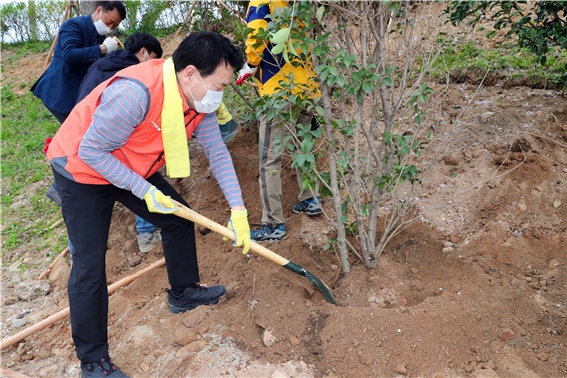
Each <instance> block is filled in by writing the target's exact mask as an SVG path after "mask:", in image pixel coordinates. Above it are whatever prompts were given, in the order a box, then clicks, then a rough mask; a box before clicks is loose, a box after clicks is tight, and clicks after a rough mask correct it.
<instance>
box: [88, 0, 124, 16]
mask: <svg viewBox="0 0 567 378" xmlns="http://www.w3.org/2000/svg"><path fill="white" fill-rule="evenodd" d="M98 7H102V9H104V11H105V12H108V11H113V10H114V9H118V14H119V15H120V18H122V20H124V19H125V18H126V6H125V5H124V2H122V1H97V2H96V4H95V8H98Z"/></svg>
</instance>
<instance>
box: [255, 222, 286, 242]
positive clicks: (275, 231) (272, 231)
mask: <svg viewBox="0 0 567 378" xmlns="http://www.w3.org/2000/svg"><path fill="white" fill-rule="evenodd" d="M286 234H287V231H286V230H285V227H284V225H283V223H281V224H278V225H277V226H276V227H275V228H270V227H268V226H267V225H265V224H263V225H262V227H260V228H259V229H257V230H251V231H250V239H252V240H254V241H257V242H258V241H275V240H282V239H283V237H284V236H285V235H286Z"/></svg>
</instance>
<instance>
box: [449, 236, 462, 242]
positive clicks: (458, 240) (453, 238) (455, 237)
mask: <svg viewBox="0 0 567 378" xmlns="http://www.w3.org/2000/svg"><path fill="white" fill-rule="evenodd" d="M449 239H450V240H451V243H453V244H457V243H458V242H460V241H461V237H460V236H459V235H455V234H453V235H451V236H450V238H449Z"/></svg>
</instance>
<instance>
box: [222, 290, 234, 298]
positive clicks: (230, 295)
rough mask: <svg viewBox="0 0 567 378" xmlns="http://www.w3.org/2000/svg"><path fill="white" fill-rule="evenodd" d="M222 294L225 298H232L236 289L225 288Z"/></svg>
mask: <svg viewBox="0 0 567 378" xmlns="http://www.w3.org/2000/svg"><path fill="white" fill-rule="evenodd" d="M224 296H225V297H226V299H232V298H234V297H235V296H236V291H234V290H232V289H227V290H226V293H225V295H224Z"/></svg>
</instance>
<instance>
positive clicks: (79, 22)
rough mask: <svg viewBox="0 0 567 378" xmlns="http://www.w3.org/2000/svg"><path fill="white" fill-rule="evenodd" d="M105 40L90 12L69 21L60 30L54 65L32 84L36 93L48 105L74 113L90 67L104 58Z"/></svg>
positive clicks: (54, 54) (64, 111)
mask: <svg viewBox="0 0 567 378" xmlns="http://www.w3.org/2000/svg"><path fill="white" fill-rule="evenodd" d="M103 40H104V37H103V36H100V35H99V34H98V32H97V31H96V28H95V26H94V23H93V20H92V17H91V16H90V15H89V16H79V17H74V18H71V19H69V20H67V21H66V22H65V23H64V24H63V25H62V26H61V29H59V37H58V38H57V43H56V45H55V49H54V51H53V60H52V61H51V64H50V65H49V67H48V68H47V70H46V71H45V72H44V73H43V75H41V77H40V78H39V80H38V81H37V82H36V83H35V84H34V85H33V86H32V87H31V91H32V92H33V94H34V95H36V96H37V97H39V98H40V99H41V101H43V103H44V105H45V106H46V107H47V108H49V109H53V110H55V111H57V112H59V113H70V112H71V109H73V107H74V106H75V103H76V102H77V95H78V93H79V87H80V85H81V82H82V81H83V78H84V77H85V75H86V73H87V70H88V69H89V67H90V66H91V64H92V63H93V62H94V61H95V60H97V59H99V58H100V57H101V51H100V46H99V45H100V44H101V43H102V41H103Z"/></svg>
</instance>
